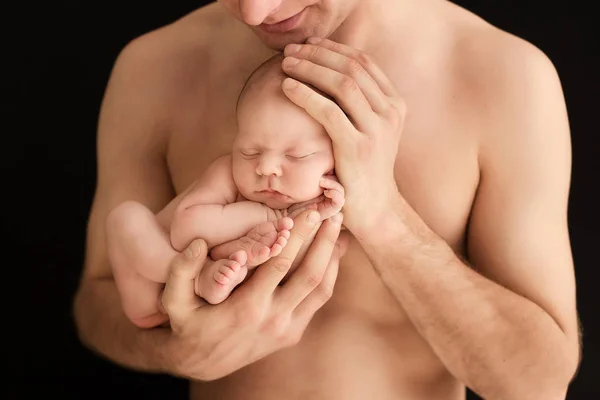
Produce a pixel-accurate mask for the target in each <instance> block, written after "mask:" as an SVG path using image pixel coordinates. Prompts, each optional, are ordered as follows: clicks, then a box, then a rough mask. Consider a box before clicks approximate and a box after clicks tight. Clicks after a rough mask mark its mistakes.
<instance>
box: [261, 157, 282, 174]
mask: <svg viewBox="0 0 600 400" xmlns="http://www.w3.org/2000/svg"><path fill="white" fill-rule="evenodd" d="M256 173H257V174H258V175H263V176H272V175H275V176H281V164H280V163H279V161H278V160H277V159H276V158H275V157H262V158H261V159H260V162H259V163H258V166H257V167H256Z"/></svg>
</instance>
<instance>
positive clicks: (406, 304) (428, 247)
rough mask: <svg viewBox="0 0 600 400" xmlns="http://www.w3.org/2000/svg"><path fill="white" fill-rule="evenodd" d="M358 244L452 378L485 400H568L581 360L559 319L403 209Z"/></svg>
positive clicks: (360, 236) (406, 207)
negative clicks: (477, 267) (476, 267)
mask: <svg viewBox="0 0 600 400" xmlns="http://www.w3.org/2000/svg"><path fill="white" fill-rule="evenodd" d="M399 211H400V212H398V213H396V212H394V213H393V216H391V217H389V218H388V222H387V223H386V227H385V228H383V227H382V229H380V230H379V231H380V232H385V231H387V232H389V233H387V234H385V236H378V237H368V236H367V235H364V236H363V235H359V236H358V239H359V241H360V242H361V245H362V246H363V248H364V249H365V251H366V253H367V254H368V256H369V257H370V259H371V261H372V262H373V265H374V266H375V268H376V269H377V271H378V272H379V273H380V275H381V277H382V280H383V282H384V283H385V284H386V285H387V286H388V288H389V289H390V290H391V292H392V293H393V295H394V296H395V297H396V299H397V300H398V301H399V302H400V303H401V305H402V307H403V308H404V309H405V310H406V312H407V314H408V316H409V318H410V319H411V321H412V322H413V323H414V325H415V326H416V328H417V329H418V331H419V332H420V333H421V335H422V336H423V337H424V338H425V339H426V340H427V341H428V342H429V344H430V345H431V346H432V348H433V349H434V351H435V352H436V354H437V355H438V356H439V357H440V359H441V360H442V362H443V363H444V364H445V365H446V367H447V368H448V369H449V371H450V372H451V373H453V375H454V376H456V377H457V378H458V379H460V380H461V381H463V382H464V383H465V384H466V385H468V386H469V387H470V388H471V389H472V390H474V391H475V392H477V393H478V394H479V395H480V396H482V397H484V398H486V399H490V400H493V399H542V398H543V399H557V398H561V397H562V398H564V396H565V393H564V391H565V390H566V386H567V385H568V381H569V380H570V379H571V377H572V374H573V373H574V368H575V365H576V364H577V361H576V360H574V359H573V358H574V357H573V353H574V352H573V351H572V350H573V346H572V345H571V342H570V341H569V340H567V338H566V335H565V334H564V333H563V331H562V330H561V329H560V327H559V325H558V324H557V323H556V321H555V320H554V319H553V318H552V317H551V316H550V315H549V314H548V313H547V312H545V311H544V310H543V309H542V308H541V307H539V306H538V305H536V304H535V303H533V302H531V301H529V300H528V299H526V298H524V297H522V296H519V295H517V294H516V293H513V292H511V291H509V290H508V289H506V288H504V287H502V286H500V285H498V284H496V283H494V282H492V281H490V280H488V279H486V278H485V277H483V276H481V275H480V274H478V273H476V272H475V271H473V270H472V269H471V268H469V267H467V266H466V265H465V264H464V263H463V262H462V261H461V260H460V259H459V258H458V257H457V256H456V255H455V254H454V252H453V251H452V249H451V248H450V247H449V246H448V245H447V244H446V243H445V242H444V241H443V240H442V239H440V238H439V237H438V236H437V235H435V234H434V233H433V232H431V231H430V230H429V228H428V227H427V226H426V225H425V224H424V223H423V222H422V220H421V219H420V218H419V217H418V216H417V215H416V213H414V211H412V209H409V208H408V206H404V205H402V206H401V208H400V209H399Z"/></svg>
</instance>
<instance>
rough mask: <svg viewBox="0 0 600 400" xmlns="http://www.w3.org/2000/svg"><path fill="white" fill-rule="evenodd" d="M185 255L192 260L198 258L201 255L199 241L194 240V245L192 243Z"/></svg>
mask: <svg viewBox="0 0 600 400" xmlns="http://www.w3.org/2000/svg"><path fill="white" fill-rule="evenodd" d="M185 255H186V256H188V257H190V258H196V257H198V256H199V255H200V243H198V241H197V240H194V241H193V242H192V243H190V245H189V246H188V248H187V250H186V251H185Z"/></svg>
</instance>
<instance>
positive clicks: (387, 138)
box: [282, 38, 406, 234]
mask: <svg viewBox="0 0 600 400" xmlns="http://www.w3.org/2000/svg"><path fill="white" fill-rule="evenodd" d="M284 55H285V56H286V58H285V59H284V60H283V64H282V66H283V70H284V72H285V73H286V74H288V75H289V76H291V77H292V78H295V79H292V78H287V79H285V80H284V82H283V86H282V87H283V91H284V93H285V94H286V95H287V96H288V97H289V98H290V100H291V101H293V102H294V103H295V104H297V105H298V106H300V107H302V108H304V109H305V110H306V111H307V112H308V113H309V114H310V115H311V116H312V117H313V118H315V119H316V120H317V121H318V122H319V123H321V124H322V125H323V126H324V127H325V129H326V130H327V132H328V134H329V136H330V137H331V139H332V141H333V152H334V158H335V173H336V175H337V177H338V178H339V180H340V183H341V184H342V185H343V186H344V187H345V189H346V203H345V205H344V214H345V225H346V226H347V227H348V229H349V230H350V231H352V232H353V233H355V234H356V233H357V231H358V232H362V231H363V230H364V229H365V228H366V226H367V225H369V226H371V225H373V223H375V222H376V221H377V220H378V219H379V218H380V217H381V216H382V215H384V213H385V212H387V211H388V210H389V209H390V208H391V207H392V204H394V201H395V200H396V199H398V198H399V193H398V189H397V186H396V183H395V179H394V164H395V161H396V155H397V152H398V145H399V142H400V136H401V132H402V129H403V126H404V117H405V114H406V106H405V103H404V101H403V100H402V99H401V98H400V96H399V95H398V93H397V91H396V89H395V87H394V85H393V84H392V82H391V81H390V80H389V79H388V78H387V76H386V75H385V74H384V73H383V72H382V71H381V69H380V68H379V67H378V66H377V65H375V63H374V62H373V60H372V59H371V58H370V57H369V56H368V55H366V54H365V53H363V52H361V51H359V50H356V49H353V48H351V47H348V46H345V45H342V44H339V43H335V42H333V41H331V40H328V39H320V38H310V39H308V40H307V44H304V45H295V44H292V45H288V46H287V47H286V48H285V51H284ZM299 81H302V82H306V83H307V84H310V85H312V86H314V87H316V88H317V89H320V90H322V91H323V92H325V93H327V94H328V95H330V96H331V97H333V98H334V99H335V100H336V102H337V104H336V103H335V102H333V101H331V100H329V99H327V98H326V97H325V96H323V95H321V94H319V93H317V91H315V90H313V89H311V88H310V87H309V86H307V85H306V84H304V83H301V82H299ZM340 107H341V108H340Z"/></svg>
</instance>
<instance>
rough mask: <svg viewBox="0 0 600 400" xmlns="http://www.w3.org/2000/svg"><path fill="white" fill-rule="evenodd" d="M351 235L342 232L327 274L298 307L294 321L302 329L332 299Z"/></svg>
mask: <svg viewBox="0 0 600 400" xmlns="http://www.w3.org/2000/svg"><path fill="white" fill-rule="evenodd" d="M349 238H350V235H349V233H348V231H342V232H340V236H339V238H338V241H337V243H336V245H335V248H334V250H333V253H332V254H331V258H330V260H329V264H328V265H327V269H326V270H325V274H324V275H323V279H322V280H321V283H320V284H319V285H318V286H317V287H316V288H315V289H314V290H313V291H312V292H311V293H310V294H309V295H308V296H307V297H306V298H305V299H304V300H303V301H302V302H301V303H300V304H299V305H298V307H296V309H295V310H294V312H293V316H292V320H293V321H294V323H295V324H298V325H299V326H300V327H305V326H307V325H308V323H309V322H310V320H311V319H312V318H313V316H314V314H315V313H316V312H317V311H318V310H319V309H320V308H321V307H323V305H324V304H325V303H326V302H327V301H328V300H329V299H330V298H331V296H332V295H333V289H334V287H335V282H336V280H337V277H338V271H339V266H340V259H341V258H342V257H343V256H344V254H345V253H346V249H347V248H348V242H349Z"/></svg>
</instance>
